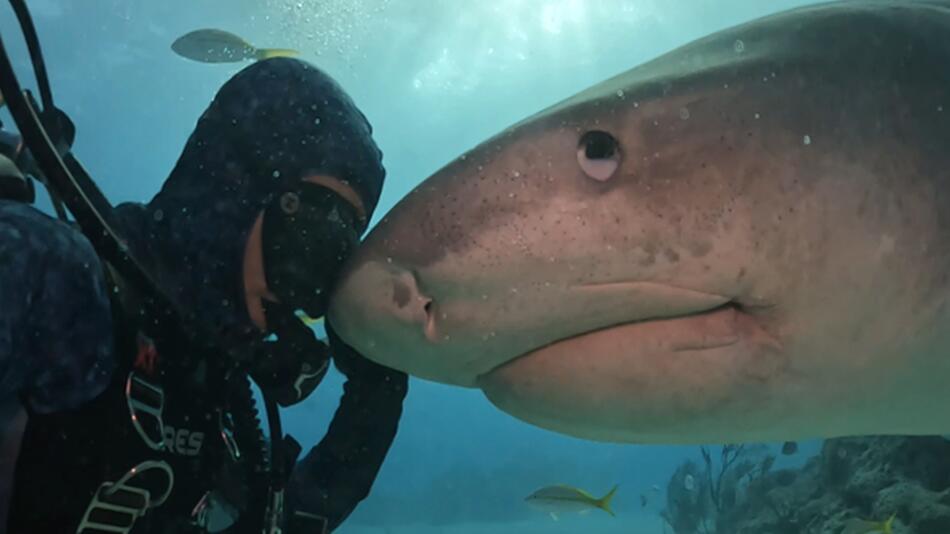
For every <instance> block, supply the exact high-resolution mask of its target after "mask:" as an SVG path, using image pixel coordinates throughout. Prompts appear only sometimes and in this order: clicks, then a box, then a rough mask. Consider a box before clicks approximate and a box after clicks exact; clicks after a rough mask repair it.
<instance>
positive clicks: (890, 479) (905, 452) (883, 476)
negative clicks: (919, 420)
mask: <svg viewBox="0 0 950 534" xmlns="http://www.w3.org/2000/svg"><path fill="white" fill-rule="evenodd" d="M701 452H702V458H703V465H702V466H699V465H697V464H696V463H695V462H692V461H689V462H686V463H684V464H682V465H681V466H680V467H679V469H677V470H676V472H675V473H674V474H673V476H672V477H671V478H670V482H669V484H668V486H667V496H666V497H667V503H666V508H665V510H664V511H663V512H662V513H661V515H662V516H663V518H664V519H665V520H666V523H667V525H668V531H671V532H673V533H675V534H713V533H719V534H724V533H728V534H842V531H843V530H844V528H845V525H846V523H847V522H848V521H853V520H854V519H855V518H860V519H864V520H875V521H880V520H884V519H886V518H888V517H889V516H890V515H891V514H897V519H896V520H895V521H894V532H895V533H898V534H938V533H945V532H950V442H948V441H947V440H946V439H944V438H941V437H865V438H840V439H833V440H827V441H825V442H824V444H823V446H822V449H821V452H820V454H818V455H817V456H815V457H813V458H811V459H809V460H808V461H807V462H806V463H805V465H804V466H803V467H802V468H801V469H772V465H773V461H774V457H773V456H771V455H769V454H767V452H766V451H764V450H763V449H762V448H760V447H749V446H741V445H738V446H737V445H726V446H723V447H722V448H721V451H720V457H719V459H718V461H714V459H713V455H712V454H711V453H710V451H709V450H708V449H706V448H702V449H701ZM687 475H689V476H691V477H692V478H693V479H694V480H695V483H694V484H686V483H685V482H686V477H687Z"/></svg>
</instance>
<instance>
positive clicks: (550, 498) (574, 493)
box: [525, 484, 617, 521]
mask: <svg viewBox="0 0 950 534" xmlns="http://www.w3.org/2000/svg"><path fill="white" fill-rule="evenodd" d="M615 493H617V486H614V487H613V489H611V490H610V491H609V492H607V495H604V496H603V497H601V498H599V499H598V498H597V497H594V496H593V495H591V494H590V493H587V492H586V491H584V490H582V489H579V488H575V487H573V486H568V485H565V484H558V485H556V486H547V487H544V488H541V489H539V490H538V491H535V492H534V493H532V494H531V495H528V496H527V497H525V501H527V502H528V504H530V505H531V506H533V507H535V508H539V509H541V510H545V511H546V512H548V514H550V515H551V518H552V519H554V520H555V521H557V519H558V516H557V514H559V513H571V512H577V513H581V514H583V513H586V512H590V511H591V510H593V509H595V508H599V509H601V510H603V511H605V512H607V513H608V514H610V515H614V512H613V510H611V509H610V500H611V499H613V498H614V494H615Z"/></svg>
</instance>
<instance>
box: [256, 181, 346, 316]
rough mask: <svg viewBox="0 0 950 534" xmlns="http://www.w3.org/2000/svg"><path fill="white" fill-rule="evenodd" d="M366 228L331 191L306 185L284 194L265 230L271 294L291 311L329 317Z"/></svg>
mask: <svg viewBox="0 0 950 534" xmlns="http://www.w3.org/2000/svg"><path fill="white" fill-rule="evenodd" d="M363 226H364V224H363V222H362V221H361V220H360V218H359V216H358V214H357V211H356V208H355V207H353V205H352V204H350V203H349V202H348V201H346V200H345V199H344V198H343V197H342V196H340V195H339V194H337V193H336V192H335V191H333V190H331V189H329V188H326V187H323V186H320V185H316V184H311V183H309V182H301V183H299V184H297V185H296V187H295V188H294V189H291V190H287V191H285V192H283V193H281V194H279V195H278V196H277V197H275V198H274V200H273V201H272V202H271V204H270V205H269V206H268V207H267V208H266V209H265V210H264V220H263V227H262V245H263V258H264V277H265V279H266V281H267V287H268V289H269V290H270V291H271V292H272V293H273V294H274V295H275V296H276V297H277V299H278V300H279V301H280V302H281V304H283V305H284V306H287V307H288V308H290V309H293V310H297V309H299V310H303V311H304V312H305V313H306V314H307V315H309V316H310V317H321V316H323V315H324V314H325V313H326V309H327V305H328V299H329V291H330V287H331V284H332V283H333V281H334V278H335V277H336V275H337V273H338V271H339V270H340V267H341V266H342V264H343V261H344V260H345V259H346V258H347V257H348V256H349V255H350V253H351V252H352V251H353V250H354V249H355V248H356V246H357V245H358V244H359V236H360V234H361V233H362V231H363V229H364V228H363Z"/></svg>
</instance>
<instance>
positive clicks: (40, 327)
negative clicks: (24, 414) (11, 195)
mask: <svg viewBox="0 0 950 534" xmlns="http://www.w3.org/2000/svg"><path fill="white" fill-rule="evenodd" d="M112 336H113V333H112V317H111V313H110V304H109V299H108V293H107V291H106V287H105V279H104V275H103V268H102V264H101V263H100V261H99V258H98V256H97V255H96V253H95V251H94V250H93V248H92V245H91V244H90V243H89V242H88V241H87V240H86V239H85V237H83V236H82V234H80V233H79V232H78V231H76V230H74V229H73V228H71V227H69V226H68V225H66V224H64V223H62V222H60V221H57V220H55V219H52V218H50V217H48V216H46V215H44V214H43V213H41V212H39V211H37V210H35V209H33V208H31V207H30V206H27V205H25V204H19V203H13V202H7V201H0V396H2V397H5V398H9V397H10V396H17V397H19V398H22V399H23V400H25V402H26V405H27V408H28V409H30V410H33V411H36V412H40V413H48V412H54V411H58V410H65V409H70V408H75V407H76V406H78V405H79V404H81V403H82V402H84V401H86V400H89V399H91V398H93V397H95V396H96V395H98V394H99V393H101V392H102V390H103V389H104V388H105V387H106V385H107V384H108V382H109V379H110V377H111V372H112V370H113V365H114V361H113V356H112V350H113V337H112Z"/></svg>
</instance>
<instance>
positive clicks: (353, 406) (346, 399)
mask: <svg viewBox="0 0 950 534" xmlns="http://www.w3.org/2000/svg"><path fill="white" fill-rule="evenodd" d="M326 327H327V334H328V336H329V340H330V346H331V347H332V351H333V359H334V364H335V365H336V367H337V369H339V370H340V371H341V372H342V373H343V374H345V375H346V378H347V381H346V383H345V384H344V385H343V397H342V398H341V400H340V407H339V408H338V409H337V411H336V414H334V416H333V421H331V423H330V428H329V430H328V431H327V434H326V436H324V438H323V440H321V441H320V443H319V444H318V445H317V446H316V447H314V448H313V449H311V450H310V452H309V453H308V454H307V455H306V456H305V457H304V458H303V459H302V460H301V461H300V462H299V463H298V464H297V466H296V467H295V468H294V472H293V475H292V476H291V480H290V485H289V490H288V501H289V503H288V504H289V505H290V507H289V508H290V511H291V512H292V511H294V510H298V511H302V512H307V513H310V514H315V515H318V516H321V517H325V518H327V521H328V525H329V530H333V529H335V528H337V527H338V526H339V525H340V523H342V522H343V520H345V519H346V518H347V517H348V516H349V515H350V513H351V512H352V511H353V509H354V508H356V505H357V504H359V502H360V501H362V500H363V499H365V498H366V496H367V495H368V494H369V491H370V488H371V487H372V485H373V481H374V480H375V479H376V475H377V473H378V472H379V468H380V467H381V466H382V464H383V460H384V459H385V458H386V454H387V453H388V452H389V447H390V445H392V442H393V439H394V438H395V436H396V430H397V427H398V425H399V418H400V416H401V415H402V403H403V399H404V398H405V396H406V392H407V389H408V378H407V377H406V375H405V374H404V373H402V372H399V371H395V370H393V369H389V368H387V367H383V366H381V365H378V364H376V363H373V362H371V361H369V360H367V359H365V358H363V357H362V356H360V355H359V354H357V353H356V352H355V351H354V350H353V349H352V348H350V347H348V346H346V345H345V344H344V343H343V341H341V340H340V339H339V338H338V337H337V336H336V333H335V332H333V330H332V328H331V327H330V325H329V324H327V325H326Z"/></svg>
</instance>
